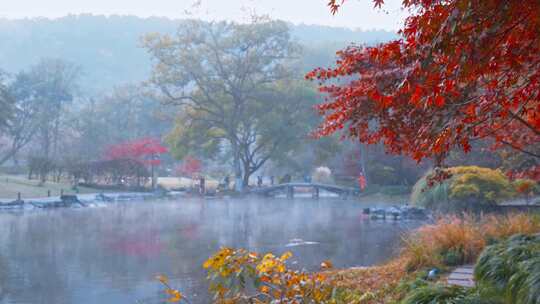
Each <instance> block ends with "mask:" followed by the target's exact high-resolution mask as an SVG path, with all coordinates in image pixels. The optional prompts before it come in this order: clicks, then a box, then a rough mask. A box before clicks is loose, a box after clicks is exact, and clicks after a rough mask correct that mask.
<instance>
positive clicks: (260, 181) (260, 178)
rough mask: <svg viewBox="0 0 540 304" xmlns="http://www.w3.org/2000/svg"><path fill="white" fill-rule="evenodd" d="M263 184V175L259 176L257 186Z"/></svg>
mask: <svg viewBox="0 0 540 304" xmlns="http://www.w3.org/2000/svg"><path fill="white" fill-rule="evenodd" d="M262 184H263V177H262V176H260V175H259V176H257V187H259V188H260V187H262Z"/></svg>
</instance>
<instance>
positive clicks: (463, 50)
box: [306, 0, 540, 177]
mask: <svg viewBox="0 0 540 304" xmlns="http://www.w3.org/2000/svg"><path fill="white" fill-rule="evenodd" d="M344 2H345V1H344V0H342V1H338V0H331V1H329V6H330V8H331V10H332V12H333V13H336V12H337V11H338V10H339V9H340V8H341V7H342V5H343V4H344ZM373 2H374V5H375V6H376V7H381V6H382V5H383V1H382V0H373ZM402 6H403V8H404V9H406V10H408V11H409V12H410V15H409V16H408V17H407V18H406V19H405V23H404V27H403V28H402V29H401V30H400V31H399V34H400V38H399V39H396V40H393V41H389V42H386V43H383V44H379V45H377V46H368V47H365V46H357V45H351V46H349V47H348V48H346V49H344V50H342V51H339V52H338V53H337V56H338V59H337V62H336V66H335V67H332V68H318V69H315V70H313V71H312V72H310V73H309V74H308V75H307V76H306V77H307V78H309V79H317V80H319V81H320V88H319V89H320V91H321V92H323V93H325V94H327V100H326V102H325V103H323V104H320V105H319V106H318V109H319V111H320V112H321V114H323V115H324V116H325V120H324V122H323V124H322V125H321V126H320V128H319V130H318V132H317V134H318V135H320V136H325V135H329V134H332V133H334V132H336V131H338V130H343V129H346V131H347V132H346V134H347V135H348V136H350V137H353V138H357V139H359V140H360V141H361V142H364V143H369V144H375V143H379V142H382V143H384V144H385V146H386V149H387V151H388V152H390V153H394V154H404V155H407V156H410V157H412V158H413V159H415V160H416V161H418V162H420V161H421V160H423V159H426V158H432V159H433V160H434V161H435V163H436V165H439V166H442V165H443V161H444V160H445V158H446V157H447V155H448V153H449V151H451V150H452V149H454V148H461V149H462V150H463V151H465V152H468V151H470V149H471V143H472V142H473V141H477V140H488V141H490V142H492V143H493V146H492V148H493V149H499V148H502V147H506V148H511V149H513V150H516V151H520V152H522V153H524V154H526V155H528V156H530V157H532V158H533V159H535V160H536V161H534V164H533V165H532V166H531V167H530V168H529V169H528V172H529V173H530V174H529V175H530V176H535V177H538V176H540V175H539V174H538V172H539V171H540V165H539V162H538V161H539V160H540V152H539V151H540V2H538V1H536V0H534V1H533V0H527V1H504V0H447V1H437V0H404V1H403V4H402Z"/></svg>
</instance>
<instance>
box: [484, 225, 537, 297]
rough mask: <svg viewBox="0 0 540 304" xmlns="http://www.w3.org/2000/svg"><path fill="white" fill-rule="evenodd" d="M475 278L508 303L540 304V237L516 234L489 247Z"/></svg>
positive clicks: (485, 251)
mask: <svg viewBox="0 0 540 304" xmlns="http://www.w3.org/2000/svg"><path fill="white" fill-rule="evenodd" d="M474 276H475V280H476V281H477V282H478V284H479V285H480V286H484V287H486V288H490V289H492V290H496V291H497V292H498V294H499V296H500V297H502V298H504V299H505V300H506V302H508V303H515V304H540V236H526V235H516V236H513V237H511V238H509V239H508V240H506V241H502V242H499V243H497V244H495V245H491V246H489V247H487V248H486V249H485V250H484V252H483V253H482V254H481V255H480V258H479V259H478V263H477V264H476V267H475V270H474Z"/></svg>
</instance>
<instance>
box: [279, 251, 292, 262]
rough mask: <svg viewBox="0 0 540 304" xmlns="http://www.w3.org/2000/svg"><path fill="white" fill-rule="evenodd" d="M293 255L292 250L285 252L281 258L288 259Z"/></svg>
mask: <svg viewBox="0 0 540 304" xmlns="http://www.w3.org/2000/svg"><path fill="white" fill-rule="evenodd" d="M291 257H292V253H291V252H290V251H287V252H285V253H284V254H283V255H281V257H280V258H279V259H280V260H282V261H286V260H288V259H290V258H291Z"/></svg>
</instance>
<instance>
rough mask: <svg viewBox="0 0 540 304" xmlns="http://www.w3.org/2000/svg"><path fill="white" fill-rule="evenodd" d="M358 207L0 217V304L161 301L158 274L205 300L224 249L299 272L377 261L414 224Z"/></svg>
mask: <svg viewBox="0 0 540 304" xmlns="http://www.w3.org/2000/svg"><path fill="white" fill-rule="evenodd" d="M364 207H366V205H365V204H361V203H358V202H354V201H342V200H339V199H335V200H320V201H314V200H311V199H297V200H294V201H289V200H280V199H275V200H254V199H245V200H234V201H233V200H212V201H202V200H188V201H186V200H184V201H178V202H139V203H134V202H131V203H121V204H115V205H110V206H107V207H102V208H84V209H62V210H60V209H59V210H50V211H41V210H40V211H35V212H26V213H20V214H13V213H1V214H0V250H1V251H0V302H1V303H55V304H64V303H78V304H85V303H135V302H136V301H137V300H139V301H141V302H142V303H157V302H158V299H160V297H161V293H160V286H159V285H158V284H157V283H156V281H155V280H154V276H155V275H156V274H158V273H163V274H167V275H168V276H169V277H170V278H171V281H172V285H173V286H176V287H178V288H179V289H180V290H182V291H183V292H185V294H187V295H189V297H190V298H191V300H192V303H207V302H208V301H209V300H208V296H207V294H206V288H207V285H206V283H205V281H204V276H205V275H204V272H203V270H202V267H201V265H202V263H203V261H204V260H205V259H206V258H207V257H208V256H209V255H210V254H211V253H212V252H214V251H216V250H217V249H219V247H221V246H231V247H244V248H248V249H250V250H254V251H259V252H267V251H272V252H275V253H278V254H280V253H283V252H284V251H286V250H290V251H292V252H293V253H294V256H295V258H293V263H294V261H295V259H296V258H297V259H298V260H296V262H297V264H295V266H296V267H305V268H307V269H316V268H317V266H318V265H319V264H320V262H321V261H323V260H325V259H330V260H331V261H332V262H333V263H334V265H335V266H336V267H348V266H361V265H371V264H375V263H379V262H382V261H384V260H385V259H387V258H388V257H390V256H391V255H392V254H393V252H394V251H395V248H396V246H397V245H398V242H399V238H400V235H401V233H402V232H403V231H404V230H407V229H410V228H412V227H416V226H418V225H419V223H418V222H391V221H387V222H382V221H381V222H377V221H370V220H368V219H365V218H364V217H363V216H362V208H364Z"/></svg>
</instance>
